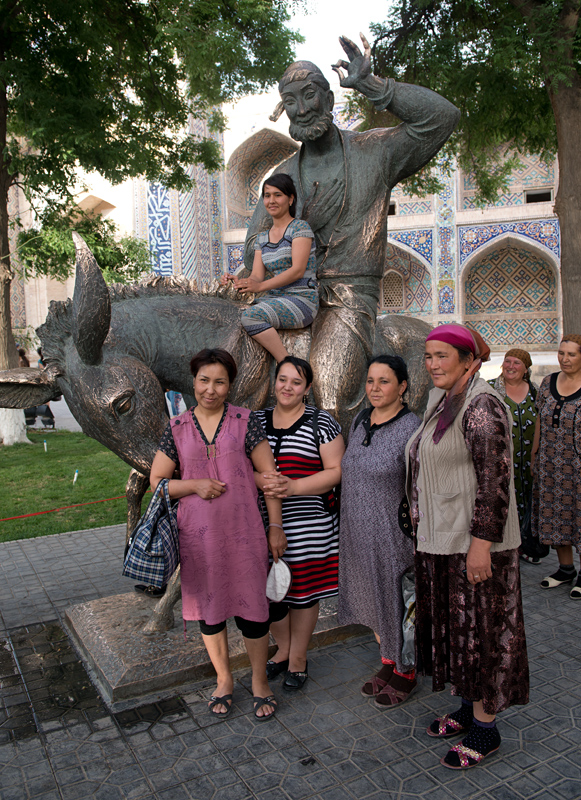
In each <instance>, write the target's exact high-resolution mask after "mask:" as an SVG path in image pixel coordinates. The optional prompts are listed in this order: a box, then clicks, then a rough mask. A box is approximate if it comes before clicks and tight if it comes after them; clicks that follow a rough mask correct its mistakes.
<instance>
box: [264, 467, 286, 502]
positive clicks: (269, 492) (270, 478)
mask: <svg viewBox="0 0 581 800" xmlns="http://www.w3.org/2000/svg"><path fill="white" fill-rule="evenodd" d="M293 484H294V481H293V480H291V478H288V477H287V476H286V475H282V474H281V473H280V472H265V473H264V474H263V475H262V486H261V489H262V491H263V492H264V496H265V497H274V498H276V499H277V500H284V498H285V497H292V495H293Z"/></svg>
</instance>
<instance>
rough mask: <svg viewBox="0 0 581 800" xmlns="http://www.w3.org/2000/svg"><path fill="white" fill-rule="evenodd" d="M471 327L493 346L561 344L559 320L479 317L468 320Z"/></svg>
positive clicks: (553, 345)
mask: <svg viewBox="0 0 581 800" xmlns="http://www.w3.org/2000/svg"><path fill="white" fill-rule="evenodd" d="M466 325H467V326H468V327H469V328H473V329H474V330H477V331H478V332H479V333H480V334H481V336H482V337H483V338H484V340H485V341H486V342H487V343H488V344H489V345H490V346H491V347H493V346H496V347H498V346H501V345H502V346H505V345H506V346H509V347H514V346H523V343H524V344H526V345H528V346H529V347H530V348H531V349H535V348H537V349H552V348H554V347H557V346H558V344H559V320H558V319H557V318H556V317H547V318H545V319H518V318H517V319H510V318H503V319H479V320H471V319H467V320H466Z"/></svg>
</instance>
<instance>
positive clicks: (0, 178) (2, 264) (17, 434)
mask: <svg viewBox="0 0 581 800" xmlns="http://www.w3.org/2000/svg"><path fill="white" fill-rule="evenodd" d="M7 119H8V99H7V97H6V91H5V89H4V88H2V89H1V90H0V369H12V368H13V367H17V366H18V354H17V352H16V342H15V341H14V336H13V334H12V315H11V313H10V286H11V283H12V269H11V267H10V238H9V236H8V192H9V191H10V185H11V183H12V177H13V176H12V175H11V174H10V172H9V169H8V166H7V164H6V156H5V152H6V141H7V137H6V134H7V124H6V123H7ZM1 412H2V413H0V442H2V443H3V444H4V445H12V444H16V443H17V442H27V443H28V444H30V440H29V439H27V438H26V423H25V420H24V412H23V411H19V410H18V409H1Z"/></svg>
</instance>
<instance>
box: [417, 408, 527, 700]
mask: <svg viewBox="0 0 581 800" xmlns="http://www.w3.org/2000/svg"><path fill="white" fill-rule="evenodd" d="M462 429H463V433H464V439H465V442H466V447H467V448H468V450H469V451H470V454H471V456H472V460H473V463H474V469H475V471H476V477H477V480H478V493H477V496H476V502H475V507H474V514H473V518H472V526H471V530H470V533H471V535H472V536H476V537H478V538H479V539H486V540H487V541H492V542H501V541H502V536H503V528H504V522H505V520H506V515H507V511H508V496H509V495H508V491H509V480H510V470H511V468H512V463H511V455H510V445H509V442H510V431H509V429H508V420H507V417H506V410H505V408H504V406H503V405H502V403H501V401H500V400H497V399H496V398H494V397H492V396H491V395H488V394H482V395H478V396H477V397H475V398H474V400H473V401H472V402H471V403H470V405H469V406H468V408H467V409H466V411H465V413H464V417H463V419H462ZM444 435H445V434H444ZM420 440H421V435H420V436H418V438H417V439H416V440H415V441H414V443H413V444H412V446H411V449H410V466H411V470H412V482H413V486H414V487H415V486H416V481H417V476H418V473H419V466H420V465H419V461H418V446H419V443H420ZM433 446H434V447H437V445H433ZM410 506H411V512H412V519H413V521H414V524H415V525H416V527H417V523H418V501H417V492H416V491H415V488H414V491H413V493H412V497H411V498H410ZM491 559H492V570H493V575H492V578H489V579H488V580H486V581H484V582H483V583H480V584H478V585H476V586H471V585H470V583H469V582H468V581H467V579H466V576H465V574H464V573H463V570H464V569H465V567H466V555H465V554H462V553H457V554H453V555H432V554H430V553H422V552H416V555H415V569H416V649H417V665H416V668H417V670H418V672H420V673H423V674H425V675H431V676H432V689H433V691H435V692H439V691H442V690H443V689H444V688H445V684H446V683H447V682H450V683H451V691H452V694H453V695H457V696H459V697H463V698H465V699H466V700H482V701H483V705H484V711H485V712H486V713H487V714H496V713H497V712H499V711H503V710H504V709H506V708H508V707H509V706H512V705H524V704H525V703H528V699H529V669H528V660H527V651H526V640H525V630H524V620H523V613H522V600H521V589H520V571H519V556H518V550H516V549H514V550H502V551H499V552H496V553H491Z"/></svg>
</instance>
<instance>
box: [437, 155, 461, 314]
mask: <svg viewBox="0 0 581 800" xmlns="http://www.w3.org/2000/svg"><path fill="white" fill-rule="evenodd" d="M438 173H439V174H438V177H439V179H440V181H441V182H442V183H443V185H444V188H443V189H442V191H441V192H440V193H439V194H438V196H437V197H436V198H435V202H436V259H437V276H438V284H437V290H438V313H439V314H454V313H455V312H456V245H455V237H454V231H455V222H456V191H455V181H454V178H453V176H449V175H446V173H445V172H444V171H443V170H441V169H439V170H438Z"/></svg>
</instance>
